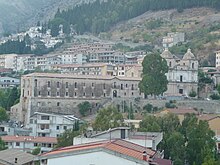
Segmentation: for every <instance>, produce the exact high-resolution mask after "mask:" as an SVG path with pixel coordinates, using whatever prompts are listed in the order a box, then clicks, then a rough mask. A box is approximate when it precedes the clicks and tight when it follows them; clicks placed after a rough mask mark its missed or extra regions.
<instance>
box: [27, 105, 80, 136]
mask: <svg viewBox="0 0 220 165" xmlns="http://www.w3.org/2000/svg"><path fill="white" fill-rule="evenodd" d="M39 104H40V103H39ZM39 106H40V105H39ZM78 121H79V119H78V118H76V117H75V116H73V115H57V114H49V113H40V112H35V113H34V115H33V116H31V118H30V123H29V124H28V125H27V126H26V127H27V128H30V129H32V133H31V136H43V137H58V136H60V134H62V133H64V131H65V130H67V129H73V128H75V126H76V125H75V124H77V122H78Z"/></svg>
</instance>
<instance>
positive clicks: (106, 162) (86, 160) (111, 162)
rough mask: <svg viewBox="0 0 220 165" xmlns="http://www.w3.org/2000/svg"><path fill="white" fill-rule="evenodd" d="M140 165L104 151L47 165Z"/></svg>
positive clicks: (59, 160)
mask: <svg viewBox="0 0 220 165" xmlns="http://www.w3.org/2000/svg"><path fill="white" fill-rule="evenodd" d="M62 164H63V165H73V164H76V165H140V164H139V163H136V162H132V161H129V160H127V159H123V158H120V157H117V156H114V155H111V154H108V153H105V152H103V151H99V152H98V151H97V152H93V153H86V154H80V155H73V156H67V157H60V158H54V159H48V161H47V165H62Z"/></svg>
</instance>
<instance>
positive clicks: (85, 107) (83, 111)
mask: <svg viewBox="0 0 220 165" xmlns="http://www.w3.org/2000/svg"><path fill="white" fill-rule="evenodd" d="M78 108H79V112H80V114H81V115H82V116H86V114H87V113H88V111H89V110H91V108H92V105H91V104H90V103H89V102H88V101H85V102H82V103H80V104H78Z"/></svg>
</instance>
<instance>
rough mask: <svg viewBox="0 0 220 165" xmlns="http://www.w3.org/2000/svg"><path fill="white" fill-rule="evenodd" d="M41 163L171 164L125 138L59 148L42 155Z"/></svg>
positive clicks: (78, 164)
mask: <svg viewBox="0 0 220 165" xmlns="http://www.w3.org/2000/svg"><path fill="white" fill-rule="evenodd" d="M39 159H40V162H41V165H60V164H65V165H72V164H73V163H74V164H77V165H85V164H87V165H103V164H105V165H125V164H126V165H153V164H156V163H157V165H171V161H170V160H166V159H161V157H160V155H159V154H158V153H157V152H156V151H154V150H151V149H148V148H146V147H143V146H140V145H137V144H134V143H131V142H127V141H124V140H106V141H99V142H94V143H87V144H82V145H75V146H69V147H64V148H59V149H56V150H53V151H51V152H48V153H44V154H42V155H41V156H40V157H39Z"/></svg>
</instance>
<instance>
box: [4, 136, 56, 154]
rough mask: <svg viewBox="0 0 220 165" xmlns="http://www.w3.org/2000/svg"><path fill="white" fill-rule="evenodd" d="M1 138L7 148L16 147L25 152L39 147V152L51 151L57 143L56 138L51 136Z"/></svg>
mask: <svg viewBox="0 0 220 165" xmlns="http://www.w3.org/2000/svg"><path fill="white" fill-rule="evenodd" d="M1 138H2V140H3V141H4V142H5V143H6V147H8V148H9V149H12V148H13V149H17V150H21V151H26V152H32V151H33V150H34V149H35V148H37V147H40V148H41V152H42V153H44V152H48V151H51V150H52V149H53V148H54V147H55V145H56V144H57V138H53V137H34V136H9V135H6V136H2V137H1Z"/></svg>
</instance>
